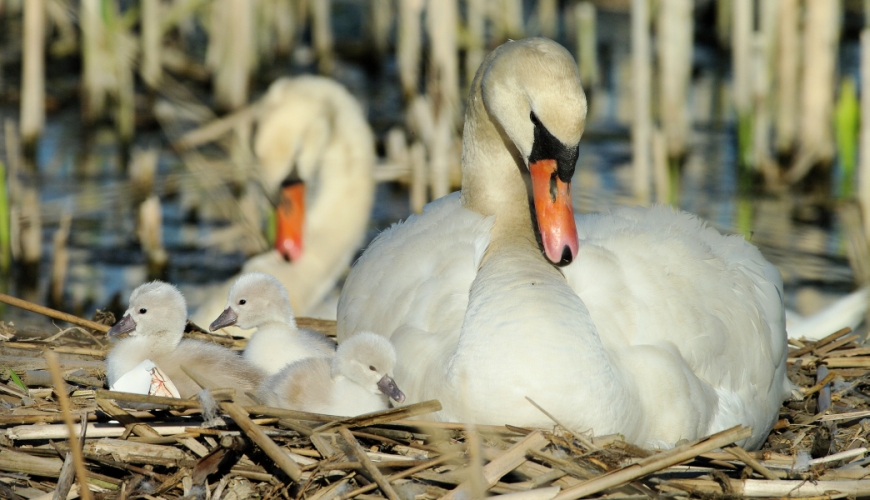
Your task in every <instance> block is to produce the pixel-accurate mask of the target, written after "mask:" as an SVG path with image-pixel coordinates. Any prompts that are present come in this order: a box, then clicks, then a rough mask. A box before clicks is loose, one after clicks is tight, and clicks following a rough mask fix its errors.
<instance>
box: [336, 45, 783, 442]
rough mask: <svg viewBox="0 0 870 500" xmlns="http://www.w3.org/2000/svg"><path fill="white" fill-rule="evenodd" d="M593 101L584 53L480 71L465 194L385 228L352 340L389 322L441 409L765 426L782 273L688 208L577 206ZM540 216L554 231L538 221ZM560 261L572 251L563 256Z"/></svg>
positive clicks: (341, 320)
mask: <svg viewBox="0 0 870 500" xmlns="http://www.w3.org/2000/svg"><path fill="white" fill-rule="evenodd" d="M585 117H586V99H585V96H584V94H583V89H582V88H581V86H580V81H579V77H578V74H577V66H576V64H575V63H574V60H573V59H572V57H571V56H570V54H569V53H568V52H567V51H566V50H565V49H564V48H562V47H561V46H559V45H558V44H556V43H554V42H552V41H549V40H545V39H527V40H521V41H514V42H508V43H506V44H504V45H502V46H501V47H499V48H497V49H496V50H495V51H493V52H492V53H491V54H490V55H489V56H487V58H486V59H485V60H484V62H483V64H482V65H481V67H480V69H479V70H478V72H477V75H476V77H475V79H474V82H473V84H472V87H471V91H470V95H469V98H468V105H467V111H466V117H465V130H464V133H463V151H462V163H463V168H462V174H463V179H462V191H461V193H454V194H452V195H449V196H446V197H444V198H441V199H439V200H436V201H435V202H433V203H431V204H430V205H428V206H427V208H426V210H425V211H424V213H423V214H421V215H419V216H415V217H411V218H410V219H409V220H408V221H406V222H404V223H400V224H397V225H396V226H394V227H393V228H391V229H390V230H389V231H385V232H384V233H382V234H381V235H380V236H379V237H378V238H377V239H376V240H375V241H374V242H373V243H372V244H371V245H370V246H369V248H368V249H367V250H366V251H365V253H364V254H363V256H362V257H361V258H360V259H359V261H358V262H357V263H356V264H355V265H354V267H353V269H352V270H351V273H350V275H349V277H348V279H347V281H346V283H345V286H344V289H343V290H342V294H341V298H340V300H339V309H338V338H339V343H341V341H343V340H344V339H345V338H347V337H348V336H349V334H350V333H352V332H354V331H359V330H371V331H375V332H382V334H383V335H385V336H387V337H389V338H390V339H391V341H392V343H393V345H394V346H395V348H396V351H397V354H398V360H399V362H398V365H397V366H396V382H397V383H398V384H399V386H400V387H402V389H403V391H405V393H406V394H407V396H408V400H409V401H410V402H417V401H423V400H427V399H439V400H440V401H441V403H442V405H443V408H444V409H443V411H441V412H440V413H439V414H437V415H436V418H440V419H443V420H456V421H463V420H464V421H473V422H478V423H486V424H504V423H512V424H518V425H528V426H539V427H549V426H551V425H552V421H551V420H550V419H549V418H548V417H546V416H545V415H543V414H542V412H540V411H539V410H538V409H536V408H535V407H534V406H533V405H532V404H531V403H530V402H529V401H528V400H527V399H526V397H528V398H530V399H532V400H534V401H535V402H536V403H537V404H539V405H540V406H541V407H543V408H544V409H546V410H548V411H549V412H550V413H552V414H553V415H555V416H556V417H557V418H558V419H559V420H560V421H561V422H562V423H564V424H566V425H568V426H570V427H572V428H573V429H575V430H592V431H593V432H594V433H595V434H607V433H614V432H619V433H622V434H623V435H625V436H626V438H627V439H629V440H630V441H632V442H636V443H641V444H659V445H660V444H663V443H674V442H677V441H678V440H680V439H683V438H686V439H694V438H697V437H699V436H702V435H705V434H708V433H710V432H713V431H717V430H721V429H724V428H728V427H730V426H733V425H735V424H738V423H740V424H746V425H751V426H752V428H753V433H752V436H751V437H750V438H749V439H748V440H747V442H746V443H743V444H745V445H746V446H748V447H750V448H756V447H758V446H760V444H761V443H762V442H763V440H764V438H765V436H766V435H767V433H768V431H769V430H770V428H771V426H772V425H773V422H774V421H775V420H776V417H777V411H778V409H779V408H780V405H781V403H782V401H783V399H784V397H785V396H786V394H787V392H786V389H787V384H788V382H787V381H786V378H785V369H786V334H785V329H784V318H783V307H782V300H781V294H782V280H781V277H780V274H779V272H778V271H777V270H776V269H775V268H774V267H773V266H772V265H771V264H769V263H768V262H767V261H766V260H764V258H763V257H762V256H761V254H760V253H759V252H758V250H757V249H756V248H755V247H753V246H752V245H750V244H749V243H747V242H746V241H745V240H744V239H743V238H741V237H739V236H722V235H720V234H719V233H718V232H716V231H715V230H713V229H711V228H708V227H706V226H705V225H704V223H703V222H701V221H700V220H698V219H697V218H696V217H694V216H692V215H689V214H686V213H683V212H675V211H674V210H672V209H670V208H664V207H657V208H653V209H640V208H625V209H621V210H617V211H615V212H613V213H611V214H606V215H590V216H582V217H576V218H575V217H574V216H573V212H572V207H571V198H570V181H571V177H572V175H573V172H574V165H575V162H576V159H577V151H578V143H579V140H580V136H581V134H582V132H583V127H584V124H585ZM538 228H539V230H538ZM553 262H556V263H559V264H561V265H562V267H557V265H554V264H553Z"/></svg>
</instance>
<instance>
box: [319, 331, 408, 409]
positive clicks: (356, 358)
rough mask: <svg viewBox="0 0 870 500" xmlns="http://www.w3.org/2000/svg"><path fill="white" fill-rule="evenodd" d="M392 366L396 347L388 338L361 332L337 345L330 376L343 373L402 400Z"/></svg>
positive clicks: (353, 379)
mask: <svg viewBox="0 0 870 500" xmlns="http://www.w3.org/2000/svg"><path fill="white" fill-rule="evenodd" d="M395 366H396V350H395V349H394V348H393V344H391V343H390V341H389V340H388V339H387V338H385V337H382V336H380V335H376V334H374V333H371V332H360V333H357V334H355V335H353V336H352V337H350V338H349V339H347V340H345V341H344V342H342V343H341V344H340V345H339V346H338V349H337V350H336V351H335V357H334V358H332V376H333V378H334V377H336V376H338V375H342V376H344V377H346V378H347V379H348V380H351V381H352V382H354V383H356V384H358V385H360V386H362V387H364V388H365V389H367V390H369V391H371V392H372V393H373V394H386V395H387V396H389V397H390V398H392V399H393V400H395V401H396V402H399V403H401V402H402V401H404V400H405V395H404V394H403V393H402V391H400V390H399V388H398V386H396V382H395V381H394V380H393V368H395Z"/></svg>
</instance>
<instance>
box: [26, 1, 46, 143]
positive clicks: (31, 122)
mask: <svg viewBox="0 0 870 500" xmlns="http://www.w3.org/2000/svg"><path fill="white" fill-rule="evenodd" d="M45 4H46V0H29V1H27V2H24V43H23V52H24V54H23V55H22V64H21V66H22V67H21V139H22V140H23V141H24V142H25V143H27V144H29V145H31V146H32V145H33V144H34V143H35V141H36V139H37V137H39V135H40V134H41V133H42V128H43V125H44V124H45V25H46V22H45V20H46V19H45V18H46V15H45Z"/></svg>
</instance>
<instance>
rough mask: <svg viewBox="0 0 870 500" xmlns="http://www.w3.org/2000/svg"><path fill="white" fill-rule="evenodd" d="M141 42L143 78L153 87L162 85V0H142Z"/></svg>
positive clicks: (141, 70)
mask: <svg viewBox="0 0 870 500" xmlns="http://www.w3.org/2000/svg"><path fill="white" fill-rule="evenodd" d="M141 9H142V14H141V18H142V21H141V23H140V24H141V26H142V34H141V44H142V64H141V68H140V72H141V74H142V79H143V80H144V81H145V83H146V84H148V86H149V87H151V88H152V89H156V88H157V87H158V86H160V78H161V77H162V76H163V66H162V64H161V63H160V52H161V50H160V49H161V47H162V45H163V44H162V38H163V31H162V30H161V29H160V14H161V10H162V9H161V0H142V2H141Z"/></svg>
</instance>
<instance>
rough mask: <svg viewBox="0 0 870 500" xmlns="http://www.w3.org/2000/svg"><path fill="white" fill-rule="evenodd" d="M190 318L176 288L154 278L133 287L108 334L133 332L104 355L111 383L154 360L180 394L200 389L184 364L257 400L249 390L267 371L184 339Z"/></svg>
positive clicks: (218, 385)
mask: <svg viewBox="0 0 870 500" xmlns="http://www.w3.org/2000/svg"><path fill="white" fill-rule="evenodd" d="M186 319H187V307H186V305H185V301H184V296H182V295H181V292H179V291H178V289H176V288H175V287H174V286H172V285H170V284H168V283H163V282H160V281H154V282H151V283H146V284H144V285H141V286H139V287H138V288H136V289H135V290H133V293H132V294H131V295H130V307H129V308H128V309H127V311H126V313H125V314H124V317H123V318H122V319H121V320H120V321H119V322H118V323H116V324H115V325H114V326H113V327H112V328H111V329H110V330H109V332H108V335H109V336H110V337H111V336H115V335H120V334H125V333H128V334H129V336H128V337H127V338H125V339H122V340H120V341H118V343H117V344H115V346H114V347H113V348H112V350H111V351H110V352H109V355H108V356H107V357H106V375H107V378H108V382H109V386H110V387H111V386H112V385H114V383H115V382H116V381H117V380H118V379H119V378H120V377H121V376H123V375H124V374H125V373H127V372H128V371H130V370H131V369H133V368H134V367H135V366H136V365H138V364H139V363H141V362H142V361H144V360H146V359H150V360H151V361H153V362H154V364H156V365H157V366H158V367H159V368H160V369H161V370H162V371H163V373H165V374H166V375H167V376H168V377H169V378H170V379H171V380H172V382H173V383H174V384H175V386H176V387H177V388H178V392H179V394H180V396H181V397H182V398H189V397H191V396H194V395H196V393H198V392H199V391H200V389H201V388H200V387H199V385H197V384H196V382H194V381H193V380H192V379H191V378H190V377H188V376H187V374H186V373H184V371H183V370H182V369H181V367H182V366H185V367H187V368H189V369H191V370H193V371H194V372H196V373H197V374H199V375H201V376H202V377H204V378H205V379H207V380H209V381H210V382H211V383H212V384H213V386H214V387H215V388H235V389H236V401H238V402H240V403H242V404H245V405H249V404H253V401H252V400H251V399H250V398H249V397H248V396H246V395H245V393H246V392H253V391H255V390H256V388H257V387H258V386H259V384H260V382H261V381H262V380H263V379H264V378H265V373H263V372H262V371H261V370H259V369H258V368H257V367H255V366H253V365H251V364H250V363H248V362H247V361H245V360H244V359H242V358H241V357H240V356H239V355H237V354H236V353H234V352H233V351H231V350H229V349H226V348H224V347H221V346H219V345H217V344H211V343H208V342H200V341H197V340H191V339H185V340H182V336H183V334H184V324H185V321H186Z"/></svg>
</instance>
